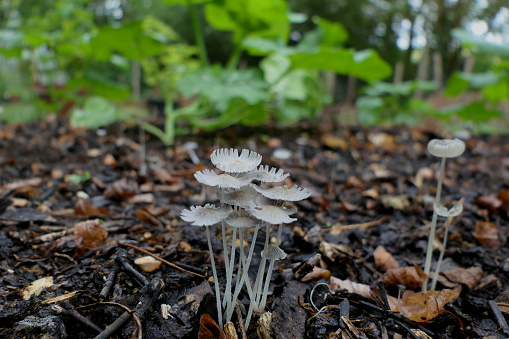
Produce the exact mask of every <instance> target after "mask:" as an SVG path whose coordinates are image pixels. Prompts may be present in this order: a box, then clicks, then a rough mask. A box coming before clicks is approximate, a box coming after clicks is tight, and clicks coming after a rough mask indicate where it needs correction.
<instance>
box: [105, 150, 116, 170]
mask: <svg viewBox="0 0 509 339" xmlns="http://www.w3.org/2000/svg"><path fill="white" fill-rule="evenodd" d="M103 165H105V166H110V167H112V168H117V166H118V161H117V159H115V157H114V156H113V155H112V154H111V153H108V154H106V155H105V156H104V158H103Z"/></svg>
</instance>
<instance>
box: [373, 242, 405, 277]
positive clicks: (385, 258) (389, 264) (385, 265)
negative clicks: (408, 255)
mask: <svg viewBox="0 0 509 339" xmlns="http://www.w3.org/2000/svg"><path fill="white" fill-rule="evenodd" d="M373 256H374V257H375V264H376V266H377V267H378V268H379V269H380V270H381V271H383V272H385V271H387V270H389V269H391V268H399V264H398V263H397V261H396V260H395V259H394V257H393V256H392V254H390V253H389V252H387V250H386V249H385V247H383V246H378V247H377V248H376V250H375V251H374V252H373Z"/></svg>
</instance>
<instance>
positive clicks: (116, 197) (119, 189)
mask: <svg viewBox="0 0 509 339" xmlns="http://www.w3.org/2000/svg"><path fill="white" fill-rule="evenodd" d="M133 195H134V190H133V189H132V188H131V187H129V185H128V184H127V180H126V179H125V178H123V179H120V180H118V181H115V182H114V183H113V184H111V185H110V186H108V188H106V191H104V196H105V197H106V198H108V199H110V200H113V201H124V200H126V199H128V198H130V197H132V196H133Z"/></svg>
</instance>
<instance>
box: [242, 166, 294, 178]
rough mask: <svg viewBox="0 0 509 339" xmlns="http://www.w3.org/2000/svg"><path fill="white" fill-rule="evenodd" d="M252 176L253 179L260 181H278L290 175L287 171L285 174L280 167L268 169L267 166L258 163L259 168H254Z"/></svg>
mask: <svg viewBox="0 0 509 339" xmlns="http://www.w3.org/2000/svg"><path fill="white" fill-rule="evenodd" d="M251 173H252V177H253V179H255V180H260V181H261V182H280V181H283V180H285V179H286V178H288V177H289V176H290V174H289V173H286V174H285V171H283V170H282V169H277V172H276V168H275V167H272V168H271V169H270V170H269V166H267V165H265V166H264V165H260V167H259V168H257V169H254V170H253V171H252V172H251Z"/></svg>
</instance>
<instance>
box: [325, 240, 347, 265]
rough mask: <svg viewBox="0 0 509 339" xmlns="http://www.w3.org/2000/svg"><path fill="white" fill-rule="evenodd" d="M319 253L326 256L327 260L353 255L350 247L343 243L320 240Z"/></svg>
mask: <svg viewBox="0 0 509 339" xmlns="http://www.w3.org/2000/svg"><path fill="white" fill-rule="evenodd" d="M319 249H320V253H321V254H322V255H323V256H324V257H326V258H328V259H329V260H331V261H333V262H335V261H336V260H340V259H341V258H345V257H349V258H351V257H353V256H354V253H353V251H352V249H351V248H350V247H348V246H347V245H344V244H331V243H328V242H325V241H324V242H322V243H321V244H320V247H319Z"/></svg>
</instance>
